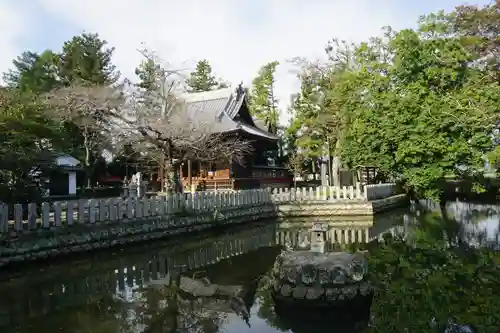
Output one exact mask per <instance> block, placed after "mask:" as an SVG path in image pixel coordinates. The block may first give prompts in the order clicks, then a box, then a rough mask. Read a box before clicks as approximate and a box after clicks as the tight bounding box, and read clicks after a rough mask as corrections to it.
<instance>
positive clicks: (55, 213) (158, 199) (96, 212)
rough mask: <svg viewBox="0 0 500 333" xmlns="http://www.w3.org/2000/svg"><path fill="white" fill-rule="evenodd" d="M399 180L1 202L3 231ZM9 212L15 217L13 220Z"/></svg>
mask: <svg viewBox="0 0 500 333" xmlns="http://www.w3.org/2000/svg"><path fill="white" fill-rule="evenodd" d="M395 189H396V185H395V184H376V185H366V186H365V187H364V189H362V188H361V187H359V186H357V187H353V186H349V187H346V186H344V187H335V186H330V187H326V186H319V187H316V188H312V187H311V188H292V189H289V188H279V189H273V190H272V191H271V190H270V189H269V190H268V189H255V190H244V191H232V192H195V193H184V194H174V195H170V196H153V197H149V198H146V197H142V198H137V197H128V198H108V199H90V200H89V199H81V200H74V201H66V202H61V201H58V202H54V203H52V204H51V203H48V202H43V203H42V204H41V205H37V204H36V203H30V204H16V205H14V211H13V212H12V213H13V214H9V211H8V207H7V205H0V235H2V234H6V233H9V232H22V231H30V230H37V229H45V230H47V229H53V228H59V227H63V226H72V225H76V224H78V225H98V224H106V223H110V222H131V221H143V220H148V219H151V218H159V219H163V218H167V217H168V216H171V215H179V214H181V215H182V214H188V215H197V214H200V213H210V212H217V211H223V210H227V209H237V208H247V207H254V206H260V205H270V204H271V205H272V204H276V203H285V202H294V201H330V202H335V201H346V200H355V201H365V202H366V201H369V200H376V199H382V198H385V197H389V196H391V195H393V194H395ZM9 217H10V218H11V219H9Z"/></svg>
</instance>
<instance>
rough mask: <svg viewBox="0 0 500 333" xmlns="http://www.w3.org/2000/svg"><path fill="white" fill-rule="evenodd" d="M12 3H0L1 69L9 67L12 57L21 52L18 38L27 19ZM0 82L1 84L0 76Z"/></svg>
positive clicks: (23, 30) (21, 34) (23, 29)
mask: <svg viewBox="0 0 500 333" xmlns="http://www.w3.org/2000/svg"><path fill="white" fill-rule="evenodd" d="M13 4H14V3H13V2H4V3H2V4H1V5H0V69H2V70H6V69H8V68H11V67H12V66H11V65H12V59H13V58H15V57H16V56H18V55H19V53H20V52H21V48H20V47H19V44H18V40H19V39H20V38H21V37H22V36H23V34H24V32H25V22H26V21H27V20H25V14H24V12H23V11H22V10H21V9H20V8H16V7H14V6H13ZM23 22H24V23H23ZM2 72H3V71H2ZM0 84H2V78H1V77H0Z"/></svg>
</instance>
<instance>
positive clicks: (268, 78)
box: [250, 61, 279, 133]
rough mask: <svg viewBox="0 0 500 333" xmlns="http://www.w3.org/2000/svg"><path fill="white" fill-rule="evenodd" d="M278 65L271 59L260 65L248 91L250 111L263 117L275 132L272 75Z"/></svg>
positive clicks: (275, 112)
mask: <svg viewBox="0 0 500 333" xmlns="http://www.w3.org/2000/svg"><path fill="white" fill-rule="evenodd" d="M278 65H279V62H278V61H273V62H270V63H268V64H266V65H264V66H262V67H261V69H260V70H259V73H258V74H257V76H256V77H255V78H254V79H253V81H252V89H251V92H250V112H251V113H252V115H253V116H255V117H257V118H259V119H263V120H264V121H265V122H266V125H267V127H268V129H269V131H270V132H271V133H277V131H278V122H279V110H278V99H277V98H276V95H275V91H274V84H275V78H274V76H275V73H276V67H277V66H278Z"/></svg>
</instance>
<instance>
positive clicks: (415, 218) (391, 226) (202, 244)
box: [0, 202, 500, 333]
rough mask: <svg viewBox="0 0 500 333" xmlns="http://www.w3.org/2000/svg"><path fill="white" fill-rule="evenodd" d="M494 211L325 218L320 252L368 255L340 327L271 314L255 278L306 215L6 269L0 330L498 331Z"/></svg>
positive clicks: (294, 239)
mask: <svg viewBox="0 0 500 333" xmlns="http://www.w3.org/2000/svg"><path fill="white" fill-rule="evenodd" d="M499 214H500V205H479V204H471V203H464V202H450V203H448V204H447V206H446V208H445V209H440V207H439V206H437V205H435V204H433V203H430V202H422V203H420V204H419V205H415V204H413V205H412V206H411V207H409V208H408V209H404V210H400V211H394V212H391V213H389V214H383V215H379V216H377V217H376V218H375V219H372V220H370V219H367V218H361V217H349V218H348V219H340V218H336V219H329V220H325V219H323V220H322V222H324V223H327V224H328V225H329V231H328V234H327V246H326V247H327V251H339V250H345V251H355V250H363V251H367V255H368V258H369V276H368V278H369V279H370V280H371V281H372V283H373V284H374V286H375V294H374V298H373V302H372V306H371V310H370V319H369V320H368V321H363V322H360V323H354V324H353V325H351V326H349V325H347V327H348V328H342V329H341V328H340V327H341V326H342V327H346V326H345V325H343V324H342V323H339V322H337V321H332V320H331V318H323V319H320V320H315V321H310V320H307V319H305V318H302V317H301V314H300V313H294V314H286V313H285V314H279V315H278V314H277V313H276V311H275V309H274V304H273V300H272V297H271V296H270V292H269V288H268V287H266V283H263V281H265V277H266V276H267V275H268V274H269V272H270V270H271V269H272V267H273V264H274V261H275V259H276V257H277V256H278V255H279V253H280V252H281V251H282V249H283V246H285V245H286V247H295V248H300V247H304V248H305V247H307V245H308V242H310V240H309V239H308V237H307V235H308V230H309V228H310V226H311V223H312V222H317V221H318V219H314V220H287V221H282V222H279V223H278V222H275V221H263V222H262V223H259V224H254V225H252V226H240V227H237V228H232V229H230V230H224V231H219V232H211V233H204V234H199V235H192V236H189V237H184V238H183V239H178V240H171V241H165V242H155V243H151V244H147V245H140V246H133V247H127V248H124V249H117V250H114V251H112V252H109V251H108V252H100V253H91V254H87V255H86V256H81V257H75V258H71V260H69V259H68V260H64V261H59V262H50V263H47V262H44V263H36V264H32V265H30V267H29V268H27V267H24V268H19V269H16V270H10V271H4V272H2V273H0V332H2V333H7V332H17V333H19V332H37V333H42V332H50V333H52V332H92V333H98V332H102V333H118V332H150V333H159V332H186V333H187V332H199V333H215V332H228V333H232V332H238V333H243V332H249V333H250V332H256V333H272V332H304V333H314V332H350V333H353V332H384V333H386V332H398V333H400V332H412V333H413V332H445V331H446V330H447V329H448V331H447V332H455V331H453V330H450V328H451V327H455V328H456V329H458V328H459V327H460V325H462V326H461V327H462V331H463V332H468V329H472V332H481V333H483V332H497V331H498V327H500V302H499V300H498V295H500V283H499V281H500V269H499V268H498V266H497V265H498V263H499V262H500V256H499V255H498V254H497V252H495V251H496V250H497V249H498V244H499V216H500V215H499ZM174 280H175V281H177V283H172V281H174ZM179 281H180V282H179ZM178 286H180V287H178ZM200 286H201V287H200ZM236 293H237V294H238V297H235V296H234V295H236ZM462 331H459V330H456V332H462Z"/></svg>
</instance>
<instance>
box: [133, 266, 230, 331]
mask: <svg viewBox="0 0 500 333" xmlns="http://www.w3.org/2000/svg"><path fill="white" fill-rule="evenodd" d="M179 283H180V277H179V276H178V277H177V278H176V279H175V282H172V280H170V281H169V283H168V284H165V285H161V286H155V287H148V288H145V289H144V290H142V291H140V292H138V294H139V295H138V297H137V299H136V300H135V304H136V307H135V311H134V312H135V313H134V316H133V317H134V318H135V320H136V323H135V324H136V325H137V326H142V327H143V330H142V332H144V333H163V332H165V333H166V332H186V333H216V332H218V330H219V329H220V327H221V326H222V325H223V323H224V321H225V320H226V318H227V314H226V313H224V312H223V311H218V310H217V308H216V307H217V303H218V302H222V303H224V302H227V303H230V300H228V299H223V298H222V297H213V298H212V297H193V296H191V295H188V294H186V293H185V292H183V291H182V290H181V288H179ZM214 304H215V309H214Z"/></svg>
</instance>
